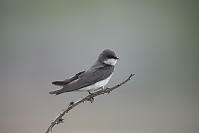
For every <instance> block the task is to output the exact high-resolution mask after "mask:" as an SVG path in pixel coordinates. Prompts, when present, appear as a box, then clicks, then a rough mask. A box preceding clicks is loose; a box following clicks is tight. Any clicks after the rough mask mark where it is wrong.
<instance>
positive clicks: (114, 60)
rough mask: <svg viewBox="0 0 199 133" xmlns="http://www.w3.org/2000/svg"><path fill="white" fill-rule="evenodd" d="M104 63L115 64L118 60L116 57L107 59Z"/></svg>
mask: <svg viewBox="0 0 199 133" xmlns="http://www.w3.org/2000/svg"><path fill="white" fill-rule="evenodd" d="M104 63H105V64H107V65H112V66H115V64H116V63H117V60H116V59H107V60H105V61H104Z"/></svg>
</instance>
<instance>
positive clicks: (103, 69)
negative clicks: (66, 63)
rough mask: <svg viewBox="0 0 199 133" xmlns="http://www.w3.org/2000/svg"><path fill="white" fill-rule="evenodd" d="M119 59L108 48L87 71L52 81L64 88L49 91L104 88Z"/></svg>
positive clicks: (58, 92) (59, 92) (54, 92)
mask: <svg viewBox="0 0 199 133" xmlns="http://www.w3.org/2000/svg"><path fill="white" fill-rule="evenodd" d="M118 59H119V58H118V57H117V56H116V54H115V53H114V52H113V51H112V50H110V49H106V50H104V51H103V52H102V53H101V54H100V55H99V57H98V59H97V61H96V62H95V64H94V65H93V66H91V67H90V68H89V69H88V70H87V71H82V72H79V73H77V74H76V75H75V76H73V77H71V78H69V79H65V80H63V81H54V82H52V84H54V85H58V86H62V87H63V88H62V89H59V90H56V91H52V92H49V93H50V94H55V95H59V94H61V93H64V92H71V91H88V92H89V93H90V92H91V91H96V90H98V89H101V88H102V89H103V88H104V86H105V85H106V84H107V83H108V82H109V80H110V78H111V76H112V73H113V71H114V66H115V64H116V63H117V60H118Z"/></svg>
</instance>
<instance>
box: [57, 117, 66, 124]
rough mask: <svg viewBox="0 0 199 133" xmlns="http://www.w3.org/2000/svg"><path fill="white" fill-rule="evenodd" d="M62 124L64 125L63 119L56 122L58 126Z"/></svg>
mask: <svg viewBox="0 0 199 133" xmlns="http://www.w3.org/2000/svg"><path fill="white" fill-rule="evenodd" d="M60 123H64V119H63V118H60V119H59V120H58V121H57V122H56V124H60Z"/></svg>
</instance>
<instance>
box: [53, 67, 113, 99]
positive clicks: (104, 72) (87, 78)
mask: <svg viewBox="0 0 199 133" xmlns="http://www.w3.org/2000/svg"><path fill="white" fill-rule="evenodd" d="M113 70H114V67H113V66H106V67H101V68H98V69H89V70H88V71H86V72H84V73H82V74H80V75H79V78H78V79H77V80H74V81H72V82H70V83H69V84H66V85H64V86H63V88H62V89H60V90H57V91H53V92H50V94H56V95H58V94H61V93H64V92H70V91H74V90H78V89H81V88H84V87H87V86H89V85H92V84H94V83H96V82H98V81H101V80H104V79H106V78H108V77H109V76H110V75H111V74H112V72H113Z"/></svg>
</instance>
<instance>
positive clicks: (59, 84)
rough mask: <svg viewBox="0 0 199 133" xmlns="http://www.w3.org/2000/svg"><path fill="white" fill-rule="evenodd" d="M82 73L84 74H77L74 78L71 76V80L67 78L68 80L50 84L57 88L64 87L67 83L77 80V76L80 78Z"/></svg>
mask: <svg viewBox="0 0 199 133" xmlns="http://www.w3.org/2000/svg"><path fill="white" fill-rule="evenodd" d="M84 72H85V71H82V72H79V73H77V74H76V75H75V76H73V77H71V78H68V79H65V80H63V81H53V82H52V84H53V85H57V86H64V85H66V84H68V83H70V82H72V81H74V80H76V79H78V78H79V76H80V75H81V74H82V73H84Z"/></svg>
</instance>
